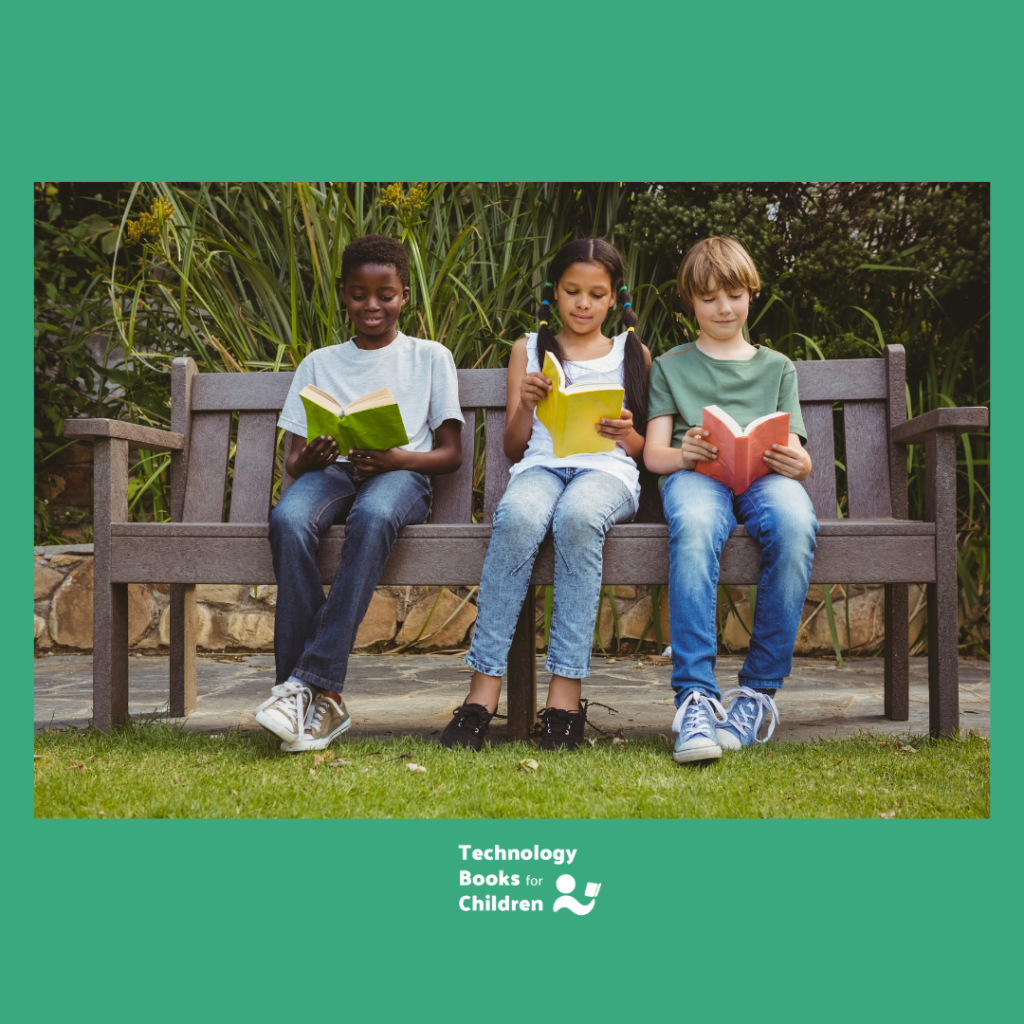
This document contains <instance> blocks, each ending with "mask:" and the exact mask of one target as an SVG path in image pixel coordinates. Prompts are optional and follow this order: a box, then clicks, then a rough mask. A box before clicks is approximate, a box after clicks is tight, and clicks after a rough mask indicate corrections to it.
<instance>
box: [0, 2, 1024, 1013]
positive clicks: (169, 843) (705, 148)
mask: <svg viewBox="0 0 1024 1024" xmlns="http://www.w3.org/2000/svg"><path fill="white" fill-rule="evenodd" d="M1005 10H1007V8H1004V7H1003V6H997V5H994V4H988V3H980V4H979V3H975V4H972V5H962V6H961V5H952V4H948V5H947V4H936V3H931V4H925V3H902V4H893V3H892V2H887V3H861V4H856V5H853V4H851V5H833V6H832V7H829V8H826V7H824V6H823V5H821V4H811V3H804V4H788V5H785V6H779V7H776V8H769V7H766V6H764V5H761V4H758V5H755V4H742V3H741V4H732V5H692V4H691V5H686V4H679V3H653V4H651V3H649V4H640V5H625V6H623V5H611V4H604V3H594V4H589V5H564V6H563V7H561V8H559V9H558V10H552V8H551V7H550V6H549V5H547V4H542V3H537V2H527V3H521V4H518V5H515V6H504V5H503V6H500V7H497V6H496V7H494V8H484V7H483V6H481V5H479V4H471V3H468V2H464V3H458V4H434V5H424V4H410V3H405V2H399V3H391V4H386V5H373V6H366V7H363V6H360V5H356V4H350V3H346V4H325V3H310V4H305V5H273V6H271V5H263V4H258V3H257V4H250V5H241V4H230V5H227V4H211V3H202V4H200V3H182V4H179V5H177V6H176V7H174V8H166V7H153V8H145V9H143V8H141V7H140V6H138V5H135V4H128V3H121V4H104V5H91V6H90V5H82V4H76V5H73V6H72V5H70V4H65V3H52V4H50V5H48V6H47V7H45V8H37V9H34V10H31V11H30V10H29V8H27V7H26V8H25V9H24V11H22V12H17V11H15V12H9V13H7V14H5V15H4V19H5V28H6V32H5V35H6V36H7V42H8V45H7V47H6V48H5V49H6V57H5V62H4V65H3V68H2V71H0V74H2V75H3V78H4V97H5V100H4V115H3V116H4V120H5V125H6V127H5V129H4V142H5V145H4V149H5V150H6V155H5V159H4V165H3V168H2V171H0V173H2V174H3V178H4V182H3V188H0V204H2V206H0V214H2V221H0V223H3V225H5V227H6V243H7V244H5V245H4V246H3V247H2V257H0V258H2V260H3V264H4V265H3V271H4V272H3V273H2V274H0V288H2V289H3V299H4V303H3V307H2V308H3V309H4V311H5V318H4V326H5V342H6V344H5V351H4V356H5V363H6V365H5V371H6V372H5V374H4V376H5V379H6V380H7V381H9V382H10V384H11V387H10V388H9V390H8V393H7V395H6V404H7V410H8V422H9V423H10V424H11V433H12V435H13V436H12V437H11V443H10V444H9V445H8V446H7V454H8V464H9V467H10V469H9V475H8V482H7V486H6V491H7V494H8V496H9V500H8V501H7V502H6V503H5V504H4V506H3V509H2V512H3V517H4V519H3V527H4V530H5V535H7V536H12V535H13V536H15V537H17V538H23V543H24V544H25V546H26V547H27V546H28V543H29V534H30V532H31V527H32V524H31V501H30V491H31V472H32V470H31V444H30V420H31V417H30V415H29V413H30V411H31V402H32V397H31V396H32V390H31V388H32V385H31V374H32V371H31V342H30V339H31V337H32V334H31V316H32V313H31V301H30V298H31V296H30V292H31V260H30V256H29V253H30V250H31V246H32V220H31V217H32V182H33V180H37V179H46V180H106V179H108V178H110V179H117V180H122V179H133V178H145V179H150V178H159V179H161V180H170V179H174V180H186V179H198V178H204V179H209V178H213V179H220V178H227V179H232V180H234V179H274V180H278V179H281V178H289V179H290V178H303V179H316V180H319V179H322V178H325V179H339V180H352V179H359V180H394V179H401V180H404V181H414V180H447V179H478V180H489V179H494V178H497V179H501V180H522V179H526V180H610V179H616V180H677V179H683V178H693V179H701V180H734V179H739V178H744V179H750V178H759V179H771V180H776V179H787V178H788V179H800V180H807V179H830V180H849V179H857V180H894V179H899V180H909V179H915V180H916V179H942V180H991V181H992V182H993V189H992V203H993V211H992V213H993V217H992V219H993V226H994V231H993V243H994V245H993V263H994V267H993V271H994V273H993V285H992V287H993V319H994V322H995V324H996V325H998V327H999V329H998V330H994V331H993V345H994V346H995V352H994V353H993V355H994V365H995V367H996V373H995V380H994V381H993V389H992V390H993V410H994V413H993V428H994V433H995V437H996V442H995V446H994V448H993V451H994V452H997V453H1000V454H998V455H996V456H995V458H996V461H997V466H998V472H997V475H996V476H995V479H994V481H993V491H994V494H995V495H997V496H998V497H996V498H995V500H994V501H993V516H994V523H993V537H994V543H995V544H996V551H995V553H994V555H995V557H994V558H993V562H994V564H995V567H996V569H995V572H994V573H993V576H994V579H993V593H994V594H997V595H998V596H996V599H995V601H994V604H993V609H994V616H993V627H992V631H993V637H994V639H993V645H992V651H993V659H994V661H995V670H996V671H995V674H996V676H997V681H996V687H997V689H996V696H995V699H994V700H993V721H994V726H993V733H994V734H996V735H997V736H998V735H1005V736H1006V737H1007V739H1006V740H1005V747H1004V746H1003V745H1001V744H1000V743H999V741H998V739H997V743H996V747H995V751H994V757H993V776H994V779H993V800H992V818H991V820H989V821H972V822H928V821H916V822H909V821H908V822H901V821H865V822H801V821H797V822H779V821H772V822H756V821H726V822H706V821H705V822H691V821H680V822H618V821H602V822H586V821H572V822H553V821H543V822H531V821H522V822H475V821H474V822H420V821H399V822H359V821H326V822H287V821H282V822H244V823H229V822H156V821H153V822H49V821H40V822H36V821H34V820H33V818H32V790H31V777H30V775H29V770H28V763H29V759H28V749H27V748H28V746H29V745H30V743H29V737H28V732H27V730H26V728H25V724H24V723H26V722H27V721H28V720H29V719H28V716H29V715H30V713H31V700H32V698H31V686H30V679H31V674H32V644H31V641H30V639H29V637H30V636H31V633H30V628H29V627H30V621H29V614H30V613H29V602H28V599H27V593H28V589H29V586H30V583H31V580H30V563H29V560H28V557H27V552H26V554H25V556H24V558H22V557H21V555H18V554H15V553H14V552H15V549H14V548H11V549H10V550H11V555H12V557H10V559H9V562H8V566H7V569H8V571H7V578H6V586H5V587H3V588H2V595H3V598H2V599H3V601H4V602H5V608H4V612H5V614H4V616H3V619H2V621H3V623H4V630H5V639H6V644H5V650H6V658H5V668H6V676H7V680H8V683H9V690H8V699H7V701H5V702H4V704H3V707H4V710H5V712H6V716H7V718H8V720H9V721H11V722H12V723H15V724H14V725H13V726H12V728H11V729H10V730H9V734H10V736H11V739H12V742H10V743H8V744H6V745H4V746H3V747H2V748H0V758H2V764H3V768H4V769H5V770H4V772H3V776H2V777H3V778H4V780H5V781H6V785H5V787H4V800H5V811H6V813H5V819H4V821H5V825H6V827H5V829H4V836H5V839H6V842H5V843H4V849H5V853H6V857H5V862H6V863H5V866H6V871H5V873H4V881H5V889H6V893H5V900H4V902H5V904H6V905H7V906H8V907H10V908H11V909H10V910H9V912H8V914H7V915H6V916H7V927H6V929H5V932H6V938H7V945H8V950H7V955H6V956H5V958H4V962H5V967H6V972H5V973H7V975H8V978H9V979H10V981H9V985H8V994H9V995H8V1000H7V1005H8V1006H11V1007H12V1008H14V1009H16V1011H17V1012H18V1016H19V1019H20V1018H21V1017H23V1016H27V1015H28V1014H31V1015H32V1017H33V1018H34V1019H56V1018H57V1017H58V1016H59V1017H61V1018H63V1017H64V1016H66V1015H72V1014H73V1015H74V1016H75V1017H77V1018H80V1019H81V1018H84V1019H92V1018H94V1017H95V1018H97V1019H99V1018H104V1019H110V1020H120V1019H129V1018H132V1019H144V1020H170V1019H177V1018H179V1017H181V1016H182V1015H187V1016H188V1017H190V1018H195V1019H203V1020H205V1019H218V1018H238V1019H243V1018H247V1017H252V1018H255V1019H261V1020H272V1019H275V1018H281V1017H283V1016H286V1017H292V1016H297V1015H300V1014H301V1015H302V1016H316V1017H324V1018H327V1019H341V1018H343V1017H345V1016H348V1015H350V1014H352V1013H360V1014H368V1013H373V1014H375V1015H379V1016H394V1015H397V1014H398V1013H415V1014H416V1016H417V1017H420V1016H426V1017H429V1018H437V1019H449V1018H451V1019H454V1018H456V1017H461V1018H465V1017H468V1016H472V1017H480V1018H481V1019H494V1020H505V1019H521V1018H527V1017H531V1016H532V1017H536V1018H537V1019H555V1018H561V1017H563V1016H565V1015H572V1016H583V1015H586V1016H587V1017H593V1018H597V1019H607V1018H611V1017H616V1018H620V1017H622V1016H624V1015H627V1014H628V1015H635V1016H644V1017H646V1016H655V1015H657V1016H661V1015H668V1014H671V1015H673V1016H674V1017H676V1018H678V1019H680V1020H688V1019H705V1018H710V1017H714V1018H715V1019H727V1018H728V1017H731V1016H734V1015H735V1016H739V1015H743V1016H748V1015H751V1014H754V1015H757V1016H761V1015H768V1016H770V1017H774V1016H780V1017H782V1016H785V1017H787V1018H794V1017H795V1018H797V1019H805V1018H807V1019H810V1018H814V1019H822V1018H824V1019H838V1020H846V1019H850V1020H853V1019H858V1020H859V1019H863V1018H864V1017H867V1016H875V1015H879V1016H882V1015H884V1016H886V1017H892V1016H898V1015H902V1014H913V1015H914V1016H915V1017H918V1016H920V1017H926V1018H928V1019H940V1020H945V1019H954V1018H957V1017H960V1016H962V1015H964V1014H968V1013H969V1014H978V1013H979V1012H982V1013H985V1012H992V1011H993V1010H996V1011H998V1008H1000V1007H1001V1006H1002V1005H1003V1004H1004V1001H1007V1000H1008V999H1009V997H1010V996H1011V995H1012V993H1013V990H1014V985H1015V982H1016V978H1015V976H1014V974H1013V973H1012V968H1013V967H1014V966H1016V960H1017V957H1016V956H1015V955H1014V952H1015V949H1019V940H1018V939H1017V933H1018V927H1019V926H1018V917H1019V909H1020V885H1021V883H1020V869H1019V859H1020V858H1019V855H1018V853H1017V839H1018V835H1019V824H1018V822H1019V816H1020V797H1019V795H1018V793H1019V787H1018V785H1017V782H1018V781H1019V775H1020V769H1019V768H1018V766H1017V757H1018V752H1017V751H1016V749H1010V746H1011V744H1010V742H1009V738H1010V737H1012V736H1013V735H1014V734H1015V726H1016V723H1017V722H1018V721H1020V716H1021V712H1022V707H1021V696H1020V689H1019V687H1018V685H1017V684H1018V677H1019V674H1018V672H1017V671H1016V670H1015V667H1016V661H1017V658H1016V656H1015V652H1014V651H1013V650H1012V648H1010V647H1008V645H1007V643H1006V641H1005V640H1004V637H1007V636H1009V637H1012V636H1013V635H1014V634H1013V626H1012V624H1011V623H1012V619H1011V616H1013V615H1014V612H1013V610H1012V602H1013V601H1014V592H1015V589H1016V588H1015V587H1014V580H1015V578H1018V577H1020V575H1021V556H1020V554H1019V547H1018V544H1017V542H1016V538H1015V535H1014V532H1013V527H1012V525H1011V518H1010V517H1011V508H1012V504H1013V500H1014V497H1015V495H1016V493H1017V492H1018V487H1019V485H1018V484H1017V482H1016V481H1017V473H1016V471H1015V467H1014V465H1013V462H1012V459H1013V456H1011V455H1007V456H1005V457H1002V458H1001V453H1002V449H1003V446H1002V444H1001V442H1000V438H1001V437H1002V436H1005V435H1004V431H1005V430H1006V429H1007V423H1006V421H1007V420H1008V419H1009V415H1010V410H1014V409H1015V408H1016V406H1017V405H1019V402H1016V401H1015V399H1016V396H1015V394H1014V391H1015V390H1016V378H1017V377H1018V376H1019V374H1020V369H1021V360H1020V358H1019V356H1018V354H1017V343H1016V341H1017V339H1016V328H1017V319H1018V318H1019V301H1016V300H1017V296H1018V294H1019V291H1020V286H1019V279H1020V270H1021V264H1022V261H1021V259H1020V256H1019V245H1020V239H1021V238H1022V228H1024V224H1022V209H1021V198H1020V193H1021V185H1020V183H1019V180H1018V179H1019V169H1018V163H1017V156H1018V151H1019V143H1018V137H1019V134H1020V131H1019V123H1020V122H1019V102H1018V101H1019V82H1018V81H1017V80H1016V76H1015V72H1014V69H1015V68H1016V67H1017V64H1018V54H1017V52H1016V40H1018V39H1019V38H1020V27H1021V26H1020V16H1019V14H1017V13H1014V14H1012V15H1008V14H1005V13H1003V12H1004V11H1005ZM1003 410H1007V412H1005V413H1003ZM19 542H20V541H19ZM495 842H497V843H499V844H501V845H503V846H507V845H513V844H514V845H519V846H526V845H531V846H532V845H533V844H534V843H539V844H540V845H541V846H551V847H556V846H557V847H577V848H578V849H579V851H580V852H579V854H578V855H577V860H576V862H575V864H574V865H573V869H572V871H573V874H574V875H575V876H576V878H577V880H578V882H579V883H580V887H582V884H583V882H585V881H599V882H601V883H602V889H601V895H600V897H599V898H598V903H597V907H596V909H595V911H594V912H593V913H592V914H591V915H590V916H589V917H586V918H576V917H573V916H571V915H569V914H558V915H552V914H550V913H547V912H546V913H545V914H544V915H539V916H538V915H522V916H520V915H518V914H517V915H515V916H513V915H511V914H508V915H506V914H463V913H461V912H460V911H459V910H458V909H457V899H458V896H459V895H460V890H459V886H458V871H459V869H460V867H463V865H462V863H461V860H460V856H461V855H460V852H459V850H458V844H460V843H473V844H475V845H478V846H485V845H493V844H494V843H495ZM547 867H548V868H549V870H547V871H546V872H538V873H540V874H542V875H543V876H544V877H545V878H546V879H549V880H550V879H553V878H554V877H555V875H556V873H557V869H554V870H550V865H548V866H547ZM544 889H545V892H544V897H545V900H546V902H549V901H550V900H551V898H552V896H553V894H554V890H553V889H552V888H551V887H550V881H548V882H547V883H546V884H545V886H544ZM524 895H525V893H524ZM1007 1005H1012V1004H1010V1003H1007Z"/></svg>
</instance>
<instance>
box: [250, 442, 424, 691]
mask: <svg viewBox="0 0 1024 1024" xmlns="http://www.w3.org/2000/svg"><path fill="white" fill-rule="evenodd" d="M429 511H430V480H429V479H428V478H427V477H425V476H423V475H422V474H421V473H413V472H409V471H407V470H395V471H394V472H391V473H381V474H380V475H379V476H374V477H370V478H368V479H366V480H363V479H360V478H357V477H356V476H355V475H354V471H353V470H352V468H351V467H350V466H349V465H348V463H344V462H336V463H334V464H333V465H330V466H328V467H327V468H326V469H319V470H313V471H312V472H310V473H304V474H303V475H302V476H300V477H299V479H298V480H296V481H295V483H293V484H292V486H291V487H290V488H289V489H288V490H287V491H286V492H285V495H284V497H283V498H282V499H281V500H280V501H279V502H278V503H277V505H276V506H275V508H274V511H273V513H272V514H271V516H270V550H271V553H272V555H273V559H274V575H275V576H276V577H277V614H276V615H275V617H274V659H275V661H276V663H277V681H278V682H284V681H286V680H287V679H289V678H290V677H292V676H294V677H295V678H296V679H302V680H304V681H305V682H307V683H312V684H313V685H314V686H318V687H320V688H321V689H325V690H335V691H337V692H339V693H340V692H341V690H342V687H343V686H344V684H345V673H346V671H347V670H348V656H349V654H350V653H351V651H352V645H353V644H354V643H355V639H356V632H357V631H358V629H359V623H360V622H362V621H363V616H364V615H365V614H366V609H367V608H368V607H369V606H370V599H371V598H372V597H373V592H374V590H375V589H376V586H377V581H378V580H379V579H380V576H381V573H382V572H383V571H384V566H385V565H386V564H387V560H388V555H390V554H391V549H392V547H394V544H395V540H396V538H397V537H398V531H399V530H401V529H402V527H403V526H409V525H411V524H413V523H422V522H423V520H424V519H426V518H427V513H428V512H429ZM346 515H347V516H348V521H347V524H346V530H345V545H344V547H343V548H342V552H341V563H340V564H339V565H338V571H337V572H336V573H335V574H334V582H333V584H332V586H331V592H330V594H329V595H328V596H327V597H326V598H325V597H324V588H323V584H322V582H321V579H320V570H319V568H318V567H317V563H316V552H317V548H318V547H319V545H320V538H321V537H322V536H323V535H324V533H325V532H326V531H327V529H328V528H329V527H331V526H332V525H334V524H335V523H340V522H343V521H344V520H345V516H346Z"/></svg>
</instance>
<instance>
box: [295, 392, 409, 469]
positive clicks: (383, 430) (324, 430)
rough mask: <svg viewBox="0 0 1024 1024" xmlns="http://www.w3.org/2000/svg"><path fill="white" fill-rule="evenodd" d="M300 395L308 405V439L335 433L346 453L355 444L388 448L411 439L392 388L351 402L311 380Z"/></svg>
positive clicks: (333, 435) (339, 444)
mask: <svg viewBox="0 0 1024 1024" xmlns="http://www.w3.org/2000/svg"><path fill="white" fill-rule="evenodd" d="M299 398H301V399H302V404H303V405H304V406H305V408H306V440H307V441H308V440H310V439H312V438H314V437H319V436H320V435H321V434H325V435H327V436H328V437H333V438H334V440H335V441H337V442H338V448H339V449H340V453H341V455H342V456H343V457H346V458H347V457H348V453H349V452H350V451H351V450H352V449H353V448H365V449H367V450H368V451H386V450H387V449H388V448H400V447H401V446H402V445H403V444H408V443H409V435H408V434H407V433H406V432H405V424H404V423H403V422H402V414H401V412H399V409H398V403H397V402H395V396H394V395H392V394H391V389H390V388H378V389H377V390H376V391H371V392H370V393H369V394H368V395H362V396H361V397H359V398H356V399H355V400H353V401H351V402H349V403H348V405H347V406H345V405H342V404H341V402H339V401H338V400H337V399H336V398H334V396H333V395H329V394H328V393H327V392H326V391H324V390H323V389H322V388H318V387H317V386H316V385H315V384H307V385H306V386H305V387H304V388H303V389H302V390H301V391H300V392H299Z"/></svg>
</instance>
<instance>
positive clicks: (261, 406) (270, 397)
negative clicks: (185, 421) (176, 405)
mask: <svg viewBox="0 0 1024 1024" xmlns="http://www.w3.org/2000/svg"><path fill="white" fill-rule="evenodd" d="M294 376H295V374H294V373H200V374H197V375H196V377H195V378H194V379H193V381H192V411H193V412H235V411H238V412H242V411H246V412H280V411H281V409H283V408H284V400H285V399H286V398H287V397H288V389H289V388H290V387H291V386H292V378H293V377H294Z"/></svg>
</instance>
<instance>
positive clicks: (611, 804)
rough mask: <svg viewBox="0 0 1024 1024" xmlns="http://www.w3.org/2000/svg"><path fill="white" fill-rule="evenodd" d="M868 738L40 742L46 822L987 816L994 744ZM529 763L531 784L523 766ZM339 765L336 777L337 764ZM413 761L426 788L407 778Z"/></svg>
mask: <svg viewBox="0 0 1024 1024" xmlns="http://www.w3.org/2000/svg"><path fill="white" fill-rule="evenodd" d="M912 742H913V747H914V748H915V752H911V751H910V750H907V749H906V748H907V747H908V746H909V745H910V744H908V743H907V741H906V740H905V739H896V738H894V737H891V736H877V735H875V736H863V737H860V738H857V739H846V740H830V741H825V742H818V743H796V742H786V743H778V744H776V743H769V744H766V745H764V746H759V747H757V748H753V749H748V750H743V751H738V752H736V753H731V754H730V753H727V754H726V755H725V756H724V757H723V758H722V760H721V761H719V762H712V763H711V764H710V765H708V766H707V767H697V766H692V765H690V766H680V765H676V764H675V763H674V762H673V760H672V757H671V750H670V748H669V746H668V745H667V744H666V742H665V741H664V740H661V739H658V738H653V739H636V740H629V741H628V742H627V743H626V744H625V745H624V746H614V745H612V744H609V743H602V744H598V745H597V746H596V747H594V748H589V747H588V748H586V749H582V750H578V751H574V752H571V753H564V752H558V753H542V752H540V751H537V750H535V749H534V748H533V747H532V746H531V745H530V744H526V743H510V744H505V745H502V746H498V747H494V748H486V747H485V749H484V751H483V752H482V753H480V754H473V753H472V752H470V751H461V750H460V751H447V750H444V749H443V748H442V747H440V745H438V744H437V743H436V742H425V741H423V740H420V739H414V738H410V737H400V738H397V739H387V740H375V739H366V738H354V739H349V740H348V741H344V740H343V741H341V742H339V743H336V744H334V746H332V747H331V749H330V750H328V751H326V754H327V757H326V758H325V757H324V756H323V755H322V754H321V755H316V754H314V753H312V752H308V753H304V754H297V755H288V754H283V753H281V752H280V751H279V750H278V744H277V740H275V739H274V738H273V737H271V736H270V735H268V734H266V733H260V732H238V733H227V734H225V735H223V736H222V737H221V738H215V737H213V736H210V735H206V734H202V733H186V732H181V731H179V730H178V729H176V728H173V727H171V726H166V725H144V726H133V727H132V728H130V729H127V730H124V731H122V732H119V733H115V734H114V735H112V736H106V735H104V734H102V733H99V732H96V731H92V730H89V731H85V730H82V731H74V730H67V731H60V732H49V731H44V732H42V733H40V734H39V735H38V736H37V738H36V743H35V752H36V755H37V756H38V758H39V759H38V760H37V761H36V762H35V798H36V803H35V813H36V816H37V817H41V818H64V817H88V818H96V817H106V818H311V817H334V818H347V817H353V818H562V817H565V818H679V817H686V818H812V817H813V818H817V817H825V818H878V817H879V816H881V815H888V814H890V813H892V812H895V817H897V818H976V817H987V816H988V814H989V742H988V740H987V739H984V738H982V737H979V736H976V735H971V736H968V737H966V738H965V739H963V740H928V739H916V740H913V741H912ZM527 759H533V760H535V761H536V762H538V764H539V767H538V768H537V769H536V770H533V771H530V770H524V769H523V768H522V767H521V765H520V762H521V761H525V760H527ZM339 761H343V762H344V763H338V762H339ZM409 762H414V763H417V764H420V765H423V766H425V767H426V769H427V771H426V772H425V773H421V772H415V773H414V772H411V771H409V769H408V767H407V765H408V763H409Z"/></svg>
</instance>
